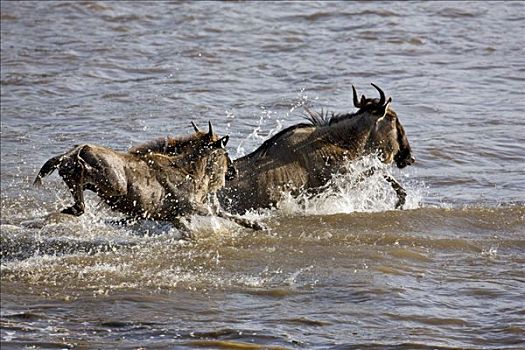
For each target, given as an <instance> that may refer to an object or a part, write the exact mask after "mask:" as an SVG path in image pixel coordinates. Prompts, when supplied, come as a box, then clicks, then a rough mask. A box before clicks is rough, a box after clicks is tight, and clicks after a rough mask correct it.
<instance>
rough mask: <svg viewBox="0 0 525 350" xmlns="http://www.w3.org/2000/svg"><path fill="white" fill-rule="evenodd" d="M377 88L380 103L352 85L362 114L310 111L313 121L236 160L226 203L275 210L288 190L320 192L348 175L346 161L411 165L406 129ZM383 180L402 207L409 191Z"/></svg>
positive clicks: (224, 198) (239, 207) (237, 208)
mask: <svg viewBox="0 0 525 350" xmlns="http://www.w3.org/2000/svg"><path fill="white" fill-rule="evenodd" d="M372 86H374V87H375V88H376V89H377V91H378V92H379V96H380V98H379V99H377V98H375V99H372V98H366V97H365V96H364V95H362V97H361V99H359V98H358V96H357V92H356V89H355V87H354V86H352V91H353V102H354V106H355V107H356V108H358V110H357V112H355V113H345V114H333V113H332V114H331V115H330V116H329V115H328V113H323V112H321V113H318V112H312V111H310V110H308V109H306V111H307V113H308V114H307V118H308V119H309V123H300V124H297V125H293V126H290V127H288V128H286V129H284V130H282V131H280V132H279V133H277V134H276V135H274V136H272V137H271V138H269V139H268V140H266V141H265V142H264V143H263V144H262V145H261V146H260V147H259V148H257V149H256V150H255V151H254V152H252V153H250V154H248V155H246V156H244V157H241V158H239V159H236V160H234V165H235V167H236V168H237V170H238V171H239V176H238V177H236V178H235V179H232V180H231V181H227V182H226V186H225V187H224V188H223V189H221V190H220V191H219V199H220V202H221V204H222V205H223V206H224V207H225V208H227V209H228V210H230V211H233V212H244V211H246V210H249V209H256V208H267V207H272V206H274V205H276V203H278V202H279V200H280V199H281V198H282V194H283V192H284V191H290V192H292V194H297V193H298V192H299V191H301V190H312V189H316V188H320V187H321V186H323V185H325V184H326V183H327V182H328V181H329V180H330V178H331V177H332V176H333V174H336V173H339V172H341V171H344V164H345V163H346V162H347V161H352V160H356V159H358V158H360V157H363V156H366V155H370V154H378V155H379V157H380V159H381V160H382V161H383V162H384V163H387V164H390V163H392V162H395V163H396V165H397V166H398V167H399V168H404V167H405V166H407V165H410V164H412V163H413V162H414V161H415V159H414V157H413V156H412V152H411V149H410V144H409V143H408V139H407V137H406V134H405V130H404V128H403V126H402V125H401V123H400V121H399V119H398V118H397V114H396V113H395V112H394V111H393V110H392V109H391V108H390V103H391V102H392V98H389V99H388V100H386V98H385V94H384V92H383V91H382V90H381V89H380V88H379V87H378V86H376V85H374V84H372ZM373 171H374V169H371V170H370V171H368V175H369V174H371V172H373ZM363 175H367V174H363ZM384 178H385V179H386V180H387V181H388V182H389V183H390V184H391V185H392V187H393V189H394V190H395V191H396V193H397V196H398V201H397V204H396V208H402V206H403V204H404V203H405V198H406V191H405V190H404V189H403V187H402V186H401V185H400V184H399V183H398V182H397V181H396V180H395V179H394V178H393V177H391V176H389V175H384Z"/></svg>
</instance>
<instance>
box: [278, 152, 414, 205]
mask: <svg viewBox="0 0 525 350" xmlns="http://www.w3.org/2000/svg"><path fill="white" fill-rule="evenodd" d="M371 168H374V169H377V170H376V171H375V173H374V174H373V175H371V176H363V174H364V173H366V172H367V171H368V170H369V169H371ZM392 173H393V169H392V167H391V166H388V165H386V164H383V163H381V161H379V159H378V158H377V157H376V156H374V155H371V156H367V157H363V158H361V159H359V160H356V161H351V162H350V161H349V162H347V163H346V164H345V166H344V169H343V172H342V173H339V174H335V175H334V176H333V177H332V179H330V181H329V182H328V183H327V184H326V185H325V186H323V187H322V188H320V189H318V190H317V191H316V193H315V194H311V193H306V192H303V193H301V194H300V195H298V196H292V195H291V194H290V193H286V194H285V196H284V198H283V199H282V200H281V202H280V203H278V208H279V209H280V210H281V211H282V212H283V213H284V214H287V215H294V214H295V215H297V214H299V215H332V214H341V213H353V212H382V211H387V210H393V209H394V208H395V205H396V203H397V200H398V198H397V195H396V193H395V192H394V190H393V189H392V186H391V185H390V184H389V183H388V182H386V181H385V179H384V175H390V176H392V177H395V176H394V175H393V174H392ZM403 182H404V181H403ZM403 186H404V187H405V190H406V191H407V200H406V203H405V205H404V206H403V208H404V209H416V208H420V207H421V202H422V190H423V187H422V186H421V184H417V183H412V182H406V183H403Z"/></svg>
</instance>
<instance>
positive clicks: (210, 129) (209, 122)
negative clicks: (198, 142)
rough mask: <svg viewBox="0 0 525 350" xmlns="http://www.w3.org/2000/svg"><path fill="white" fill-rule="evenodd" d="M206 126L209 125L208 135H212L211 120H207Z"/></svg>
mask: <svg viewBox="0 0 525 350" xmlns="http://www.w3.org/2000/svg"><path fill="white" fill-rule="evenodd" d="M208 127H209V130H208V136H210V137H212V136H213V127H212V126H211V121H209V120H208Z"/></svg>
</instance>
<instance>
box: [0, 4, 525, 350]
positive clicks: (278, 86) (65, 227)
mask: <svg viewBox="0 0 525 350" xmlns="http://www.w3.org/2000/svg"><path fill="white" fill-rule="evenodd" d="M524 37H525V5H524V3H523V2H519V1H509V2H444V1H443V2H442V1H439V2H414V3H411V2H289V3H285V2H279V3H271V2H7V1H3V2H1V68H2V69H1V199H2V202H1V214H2V216H1V259H2V260H1V283H2V290H1V293H2V295H1V296H2V298H1V320H0V322H1V333H0V336H1V338H0V339H1V341H2V349H4V348H5V349H11V348H12V349H21V348H26V347H31V348H45V349H55V348H56V349H63V348H80V349H83V348H107V349H115V348H119V349H136V348H147V349H152V348H180V349H189V348H200V349H202V348H205V349H219V348H221V349H224V348H229V349H258V348H271V349H273V348H275V349H277V348H279V349H282V348H284V349H327V348H330V349H385V348H390V349H456V348H464V349H521V348H524V347H525V336H524V334H525V306H524V304H523V295H524V293H525V272H524V271H525V270H524V269H523V266H524V264H525V233H524V232H525V219H524V218H525V195H524V193H525V119H524V114H525V102H524V101H525V96H524V95H525V94H524V86H525V85H524V83H525V61H524V60H523V57H525V49H524V47H525V40H524V39H523V38H524ZM371 82H373V83H376V84H378V85H379V86H381V87H382V88H383V89H384V90H385V92H386V93H387V95H389V96H392V98H393V104H392V108H393V109H394V110H395V111H396V112H397V114H398V116H399V118H400V120H401V122H402V124H403V125H404V127H405V130H406V132H407V134H408V138H409V141H410V143H411V146H412V150H413V153H414V155H415V157H416V158H417V162H416V163H415V164H414V165H413V166H411V167H408V168H406V169H403V170H399V169H390V168H386V169H384V171H387V172H390V173H391V174H392V175H393V176H395V177H396V178H397V179H398V180H399V181H400V182H401V183H402V184H403V185H404V186H405V188H406V189H407V191H408V201H407V209H406V210H394V209H393V208H394V203H395V197H394V194H393V193H392V189H391V188H390V187H389V186H388V184H386V183H385V182H384V181H383V180H382V179H381V177H379V176H377V177H374V176H373V177H371V178H369V179H367V180H365V181H361V182H356V181H355V178H353V177H352V174H353V172H349V173H348V174H346V175H340V176H336V177H335V178H334V180H333V183H332V186H331V187H330V188H328V189H327V190H326V191H325V192H323V193H322V194H320V195H319V196H317V197H316V198H309V199H305V198H300V199H294V198H285V199H284V200H283V201H282V202H281V203H280V204H279V209H276V210H272V211H260V212H250V213H247V214H246V216H247V217H249V218H252V219H257V220H261V221H263V222H264V223H265V224H267V225H268V226H269V227H270V230H269V231H268V232H262V233H261V232H257V233H254V232H252V231H249V230H246V229H242V228H239V227H237V226H235V225H233V224H231V223H228V222H225V221H224V220H222V219H219V218H215V217H212V218H203V217H198V218H194V220H193V221H192V223H191V225H192V227H193V229H194V231H195V233H196V237H197V239H196V240H195V241H192V242H186V241H182V240H180V239H179V238H180V234H179V232H178V231H177V230H176V229H175V228H173V227H171V226H169V225H167V224H162V223H155V222H139V223H135V224H133V225H127V226H117V225H113V224H111V220H112V219H115V218H118V215H117V214H115V213H113V212H110V211H109V210H108V209H107V208H105V207H103V206H101V205H99V202H98V199H97V198H96V197H95V196H94V195H87V206H88V208H87V212H86V214H85V215H83V216H82V217H80V218H75V219H67V220H66V219H65V218H64V217H62V216H56V215H55V216H52V217H50V218H46V217H47V215H48V214H49V213H53V212H56V211H58V210H60V209H61V208H63V207H64V206H65V205H67V204H68V203H69V202H70V197H69V194H68V192H67V189H66V187H65V185H64V184H63V183H62V182H61V180H60V178H59V177H58V176H56V175H53V176H51V177H49V178H47V179H46V181H45V185H44V187H42V188H34V187H33V186H32V181H33V179H34V177H35V175H36V173H37V172H38V170H39V169H40V167H41V166H42V164H43V163H44V162H45V161H46V160H47V159H49V158H50V157H52V156H55V155H57V154H60V153H62V152H64V151H66V150H67V149H69V148H70V147H72V146H73V145H75V144H79V143H96V144H101V145H104V146H108V147H112V148H114V149H119V150H126V149H127V148H129V147H130V146H132V145H136V144H138V143H139V142H143V141H146V140H150V139H153V138H156V137H159V136H166V135H181V134H186V133H189V132H190V131H191V130H192V129H191V126H190V121H192V120H193V121H195V122H196V123H198V124H200V125H203V126H204V125H205V124H206V123H207V121H208V120H211V121H212V122H213V124H214V126H215V128H216V130H217V132H218V133H219V134H229V135H230V143H229V144H228V147H229V149H230V154H231V155H233V156H235V157H239V156H242V155H244V154H247V153H248V152H251V151H252V150H254V149H255V148H256V147H257V146H258V145H260V144H261V143H262V142H263V141H264V140H265V139H266V138H267V137H268V136H269V135H272V134H274V133H275V132H277V131H278V130H280V129H282V128H284V127H287V126H290V125H293V124H295V123H298V122H302V121H303V119H302V118H303V109H302V106H303V105H308V106H309V107H310V108H314V109H319V110H320V109H321V108H324V109H325V110H326V109H328V110H330V111H332V110H333V111H335V112H347V111H353V109H354V108H353V105H352V89H351V85H352V84H354V85H355V86H356V87H357V89H358V92H359V93H364V94H366V95H367V96H369V95H370V96H374V95H375V94H376V93H377V92H376V91H375V89H373V88H372V86H371V85H370V83H371ZM369 162H373V160H370V159H368V160H367V159H364V160H362V161H359V162H357V163H354V164H349V165H348V167H349V169H353V170H357V171H362V170H364V169H366V168H367V166H369ZM354 173H355V172H354Z"/></svg>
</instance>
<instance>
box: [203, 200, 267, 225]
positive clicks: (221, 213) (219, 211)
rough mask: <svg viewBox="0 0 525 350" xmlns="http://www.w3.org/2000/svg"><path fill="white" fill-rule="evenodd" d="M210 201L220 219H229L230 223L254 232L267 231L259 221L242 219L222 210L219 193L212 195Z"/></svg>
mask: <svg viewBox="0 0 525 350" xmlns="http://www.w3.org/2000/svg"><path fill="white" fill-rule="evenodd" d="M208 199H209V201H210V205H211V207H212V210H213V212H214V213H215V214H216V215H217V216H218V217H220V218H223V219H227V220H230V221H233V222H235V223H236V224H237V225H240V226H242V227H246V228H251V229H252V230H256V231H261V230H267V229H268V227H266V226H264V225H263V224H260V223H258V222H257V221H252V220H248V219H244V218H241V217H239V216H237V215H233V214H230V213H228V212H226V211H225V210H223V209H222V208H221V205H220V203H219V198H218V197H217V193H214V194H211V195H210V196H209V197H208Z"/></svg>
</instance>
